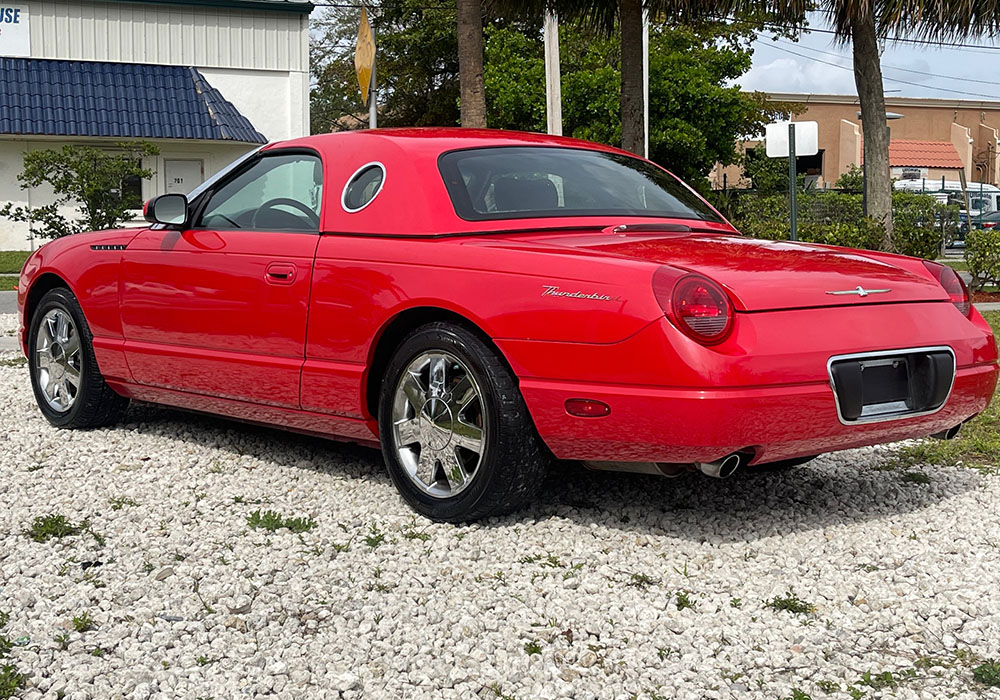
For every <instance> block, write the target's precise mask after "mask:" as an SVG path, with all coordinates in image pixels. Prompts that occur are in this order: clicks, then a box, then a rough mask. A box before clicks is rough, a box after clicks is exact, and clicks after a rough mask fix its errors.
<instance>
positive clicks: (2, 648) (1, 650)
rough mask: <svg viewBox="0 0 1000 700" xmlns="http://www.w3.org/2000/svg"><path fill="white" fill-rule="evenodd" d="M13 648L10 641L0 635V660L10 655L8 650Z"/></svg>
mask: <svg viewBox="0 0 1000 700" xmlns="http://www.w3.org/2000/svg"><path fill="white" fill-rule="evenodd" d="M13 648H14V643H13V642H11V641H10V638H9V637H7V636H6V635H3V634H0V659H2V658H4V657H6V656H7V655H8V654H10V650H11V649H13Z"/></svg>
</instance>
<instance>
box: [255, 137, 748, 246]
mask: <svg viewBox="0 0 1000 700" xmlns="http://www.w3.org/2000/svg"><path fill="white" fill-rule="evenodd" d="M504 148H506V149H518V148H520V149H524V148H536V149H537V148H554V149H573V150H574V151H575V152H577V153H581V154H584V155H586V154H587V153H590V154H606V155H607V157H609V158H613V159H614V160H615V162H617V163H620V162H624V161H627V162H629V163H639V162H642V163H648V161H644V159H637V157H636V156H634V155H633V154H630V153H627V152H626V151H622V150H621V149H618V148H614V147H611V146H606V145H602V144H596V143H591V142H589V141H582V140H579V139H573V138H568V137H562V136H552V135H549V134H536V133H527V132H514V131H501V130H493V129H464V128H457V127H455V128H449V127H419V128H418V127H412V128H389V129H371V130H359V131H346V132H337V133H331V134H318V135H313V136H307V137H303V138H298V139H291V140H288V141H280V142H275V143H272V144H270V145H268V146H266V147H265V148H263V149H262V150H261V154H262V155H267V154H273V153H276V152H278V151H289V150H291V151H296V150H307V151H312V152H315V153H318V154H319V155H320V156H321V158H322V159H323V191H324V193H323V208H322V212H321V224H320V226H321V231H324V232H327V233H340V234H357V235H382V236H421V237H425V236H454V235H461V234H478V233H488V232H510V231H530V230H540V229H543V230H553V229H579V230H599V229H603V228H606V227H608V226H618V225H623V224H625V225H627V224H639V223H643V224H649V223H650V222H653V221H662V222H666V223H669V222H671V221H673V222H675V223H676V224H680V225H684V224H694V225H696V226H697V228H699V229H700V230H709V231H718V232H720V233H732V232H733V231H734V229H733V228H732V227H731V226H730V225H729V224H728V223H727V222H726V221H725V219H724V218H723V217H722V216H721V215H719V214H718V212H716V211H715V210H714V209H713V208H712V207H711V206H710V205H708V204H707V203H704V201H703V200H701V198H700V197H699V198H698V201H699V202H700V203H702V204H703V206H704V211H705V212H706V215H705V218H704V219H702V218H700V217H698V218H697V219H693V218H692V217H690V216H686V217H680V218H678V217H669V216H668V217H663V216H648V215H635V214H627V213H626V214H618V213H616V214H611V215H597V216H591V215H575V214H573V213H567V214H566V215H563V214H561V213H559V212H547V213H546V214H545V215H543V216H537V217H535V216H532V215H530V214H524V213H521V214H518V215H516V216H504V215H498V216H496V217H495V218H490V217H485V220H484V218H483V217H469V216H465V217H463V216H462V215H460V213H459V212H458V211H456V205H455V204H454V202H453V197H452V195H451V194H450V193H449V189H448V186H447V185H446V182H445V178H444V177H443V176H442V164H441V161H442V156H445V155H446V154H451V153H455V152H459V151H470V150H476V149H504ZM373 164H374V165H375V166H381V168H382V169H383V180H384V181H383V182H381V183H380V186H379V189H378V192H377V195H376V196H375V197H374V199H372V200H371V202H370V203H369V204H367V205H366V206H364V207H363V208H361V209H360V210H357V211H351V210H350V209H351V207H350V206H349V205H348V203H347V201H346V200H347V185H348V184H349V182H351V180H352V178H353V177H354V176H356V175H358V174H359V173H360V172H361V171H363V170H364V168H365V167H366V166H372V165H373ZM642 167H646V166H645V165H643V166H642ZM650 167H656V168H657V169H658V170H660V171H661V172H662V170H661V169H659V168H658V166H650ZM664 176H665V177H667V178H669V179H670V180H671V181H676V179H675V178H673V176H670V175H667V174H666V173H664ZM676 182H677V183H678V185H677V186H678V187H679V188H681V189H683V190H684V192H685V194H686V193H688V192H691V193H693V190H690V188H688V187H687V186H686V185H684V184H681V183H679V181H676ZM515 184H517V183H515ZM522 184H526V183H522ZM542 184H543V185H546V186H547V183H542ZM524 189H525V188H524V187H522V188H521V191H516V192H515V193H514V194H515V196H524V195H525V192H523V190H524ZM560 196H562V195H561V193H560ZM699 206H701V205H699Z"/></svg>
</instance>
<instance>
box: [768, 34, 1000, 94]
mask: <svg viewBox="0 0 1000 700" xmlns="http://www.w3.org/2000/svg"><path fill="white" fill-rule="evenodd" d="M754 41H755V42H756V43H758V44H760V45H761V46H768V44H765V43H764V42H762V41H761V40H760V39H755V40H754ZM770 48H772V49H775V50H777V51H783V52H784V53H787V54H791V55H793V56H798V57H799V58H804V59H806V60H807V61H815V62H816V63H822V64H824V65H827V66H833V67H834V68H839V69H841V70H848V71H851V72H852V73H853V72H854V68H852V67H850V66H842V65H840V64H839V63H834V62H833V61H824V60H823V59H821V58H816V57H815V56H807V55H805V54H802V53H798V52H797V51H790V50H789V49H783V48H781V47H780V46H773V45H771V47H770ZM882 79H883V80H888V81H889V82H892V83H899V84H900V85H911V86H914V87H919V88H924V89H927V90H937V91H940V92H950V93H953V94H955V95H965V96H966V97H976V98H979V99H980V100H995V99H997V98H995V97H991V96H984V95H980V94H977V93H972V92H965V91H964V90H952V89H950V88H942V87H934V86H933V85H927V84H925V83H915V82H913V81H910V80H900V79H899V78H887V77H884V76H883V78H882Z"/></svg>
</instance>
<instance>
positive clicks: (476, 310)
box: [303, 236, 663, 416]
mask: <svg viewBox="0 0 1000 700" xmlns="http://www.w3.org/2000/svg"><path fill="white" fill-rule="evenodd" d="M653 269H654V266H651V265H649V264H648V263H639V262H634V261H626V260H622V261H609V260H608V259H606V258H598V256H595V255H592V254H589V253H578V252H575V251H567V250H565V249H563V250H556V249H550V248H547V247H545V246H539V245H537V244H533V243H529V242H524V243H523V244H519V243H518V242H517V241H516V240H513V241H512V240H503V241H501V240H497V239H492V238H476V237H464V238H437V239H389V238H360V237H353V236H324V237H323V238H322V240H321V241H320V244H319V249H318V251H317V258H316V264H315V269H314V271H313V287H312V295H311V300H310V311H309V331H308V339H307V348H306V356H307V361H306V369H305V375H304V378H303V383H304V385H307V386H310V387H311V388H310V391H308V392H306V391H304V392H303V408H306V409H310V410H319V411H324V412H334V413H341V414H344V415H352V416H354V415H359V416H360V415H363V414H364V409H363V405H364V401H363V391H362V387H363V380H364V374H365V371H366V368H367V367H368V366H369V364H370V362H371V359H372V356H373V353H374V350H375V347H376V343H377V341H378V339H379V338H380V336H381V334H382V332H383V330H384V329H385V328H386V327H387V326H388V324H389V323H390V322H391V321H392V320H393V319H394V318H396V317H397V316H398V315H399V314H401V313H403V312H405V311H407V310H409V309H415V308H422V307H431V308H439V309H445V310H448V311H451V312H453V313H456V314H458V315H460V316H463V317H465V318H466V319H468V320H469V321H470V322H472V323H474V324H475V325H476V326H478V327H479V328H480V329H481V330H482V331H484V332H485V333H486V334H487V335H489V336H490V337H491V338H494V339H506V338H515V339H523V340H534V341H559V342H565V343H597V344H613V343H617V342H620V341H622V340H624V339H626V338H628V337H630V336H632V335H635V334H636V333H638V332H639V331H640V330H642V329H643V328H644V327H645V326H648V325H649V324H650V323H653V322H654V321H655V320H656V319H658V318H660V317H661V316H662V315H663V312H662V310H661V309H660V308H659V306H658V305H657V303H656V301H655V299H654V297H653V294H652V289H651V283H650V280H651V274H652V270H653ZM550 288H558V289H559V290H561V291H566V292H570V293H574V292H582V293H585V294H596V295H598V296H599V297H602V298H601V299H590V298H581V297H565V296H554V295H552V294H547V293H546V291H547V290H548V289H550ZM603 297H607V298H603Z"/></svg>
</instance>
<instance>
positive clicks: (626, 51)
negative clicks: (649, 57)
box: [618, 0, 646, 156]
mask: <svg viewBox="0 0 1000 700" xmlns="http://www.w3.org/2000/svg"><path fill="white" fill-rule="evenodd" d="M618 21H619V24H620V25H621V32H622V148H623V149H625V150H626V151H631V152H632V153H635V154H636V155H640V156H641V155H643V152H644V151H645V150H646V149H645V147H646V134H645V121H646V118H645V109H644V104H643V102H644V100H645V97H646V96H645V95H644V94H643V87H642V86H643V80H642V0H619V4H618Z"/></svg>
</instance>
